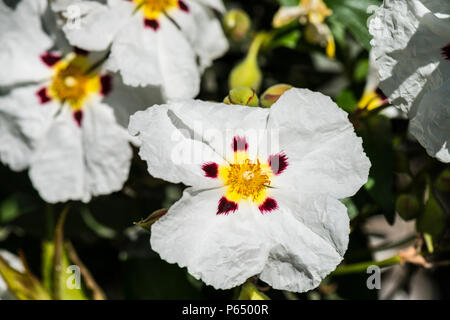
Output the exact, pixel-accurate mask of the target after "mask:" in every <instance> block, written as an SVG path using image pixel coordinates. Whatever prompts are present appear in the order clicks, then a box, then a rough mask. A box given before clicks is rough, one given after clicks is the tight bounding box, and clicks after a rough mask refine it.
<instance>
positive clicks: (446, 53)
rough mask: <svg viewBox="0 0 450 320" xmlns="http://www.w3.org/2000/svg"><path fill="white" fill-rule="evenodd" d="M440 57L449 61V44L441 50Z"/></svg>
mask: <svg viewBox="0 0 450 320" xmlns="http://www.w3.org/2000/svg"><path fill="white" fill-rule="evenodd" d="M441 52H442V55H443V56H444V58H445V60H448V61H450V43H449V44H448V45H446V46H445V47H443V48H442V49H441Z"/></svg>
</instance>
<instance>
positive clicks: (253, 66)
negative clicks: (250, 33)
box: [228, 33, 267, 91]
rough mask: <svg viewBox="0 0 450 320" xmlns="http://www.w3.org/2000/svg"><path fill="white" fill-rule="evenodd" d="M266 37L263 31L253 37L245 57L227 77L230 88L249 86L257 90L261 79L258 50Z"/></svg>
mask: <svg viewBox="0 0 450 320" xmlns="http://www.w3.org/2000/svg"><path fill="white" fill-rule="evenodd" d="M266 37H267V36H266V34H265V33H260V34H258V35H257V36H256V37H255V39H253V42H252V44H251V46H250V49H249V51H248V53H247V56H246V57H245V59H244V60H243V61H242V62H241V63H239V64H238V65H237V66H235V67H234V68H233V70H232V71H231V73H230V77H229V78H228V85H229V87H230V89H233V88H237V87H249V88H252V89H254V90H255V91H258V89H259V87H260V85H261V81H262V73H261V70H260V69H259V65H258V52H259V49H260V47H261V45H262V43H263V42H264V41H265V39H266Z"/></svg>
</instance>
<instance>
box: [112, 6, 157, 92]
mask: <svg viewBox="0 0 450 320" xmlns="http://www.w3.org/2000/svg"><path fill="white" fill-rule="evenodd" d="M157 47H158V32H154V31H153V30H152V29H150V28H145V27H144V18H143V16H142V15H141V14H140V13H139V12H137V13H136V14H134V15H133V17H132V18H131V19H130V20H129V21H128V23H127V24H126V25H124V26H123V27H122V28H121V30H120V31H119V32H118V34H117V35H116V37H115V39H114V42H113V44H112V47H111V57H110V59H111V60H112V61H113V63H110V64H108V67H109V68H110V69H111V71H120V73H121V75H122V78H123V81H124V82H125V84H127V85H130V86H146V85H161V84H162V82H163V80H162V75H161V70H160V67H159V63H160V61H159V57H158V49H157Z"/></svg>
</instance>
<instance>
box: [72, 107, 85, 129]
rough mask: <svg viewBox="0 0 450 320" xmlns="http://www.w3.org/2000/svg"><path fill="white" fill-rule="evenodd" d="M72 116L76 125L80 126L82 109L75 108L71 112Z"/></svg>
mask: <svg viewBox="0 0 450 320" xmlns="http://www.w3.org/2000/svg"><path fill="white" fill-rule="evenodd" d="M73 118H74V119H75V121H76V123H77V124H78V126H79V127H80V128H81V121H83V111H81V110H77V111H75V112H74V113H73Z"/></svg>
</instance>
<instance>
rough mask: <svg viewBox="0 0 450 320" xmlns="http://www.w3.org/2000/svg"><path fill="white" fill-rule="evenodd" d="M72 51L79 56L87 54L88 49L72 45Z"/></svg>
mask: <svg viewBox="0 0 450 320" xmlns="http://www.w3.org/2000/svg"><path fill="white" fill-rule="evenodd" d="M73 52H75V53H76V54H78V55H80V56H87V55H88V54H89V51H86V50H84V49H81V48H78V47H73Z"/></svg>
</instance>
